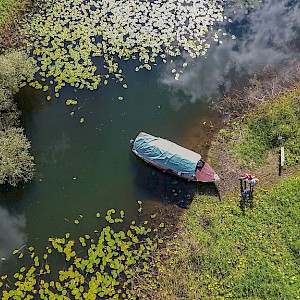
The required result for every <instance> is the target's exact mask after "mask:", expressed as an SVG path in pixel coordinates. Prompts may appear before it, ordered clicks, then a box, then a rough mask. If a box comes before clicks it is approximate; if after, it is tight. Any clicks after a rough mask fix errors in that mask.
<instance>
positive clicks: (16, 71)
mask: <svg viewBox="0 0 300 300" xmlns="http://www.w3.org/2000/svg"><path fill="white" fill-rule="evenodd" d="M34 72H35V68H34V64H33V62H32V59H30V58H28V55H27V54H26V53H25V52H24V51H17V50H13V51H10V52H8V53H6V54H4V55H1V56H0V87H1V88H2V89H6V90H7V91H9V92H10V93H11V94H16V93H17V92H18V91H19V90H20V87H22V85H25V83H26V81H30V80H32V79H33V75H34Z"/></svg>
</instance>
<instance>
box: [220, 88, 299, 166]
mask: <svg viewBox="0 0 300 300" xmlns="http://www.w3.org/2000/svg"><path fill="white" fill-rule="evenodd" d="M243 120H245V118H244V119H241V120H240V121H237V122H233V123H232V124H231V127H232V129H233V131H234V132H236V133H232V129H229V130H222V131H221V138H222V139H224V140H225V141H226V145H227V146H226V148H227V149H228V152H230V154H231V155H234V156H235V157H236V158H237V161H238V162H239V164H240V166H241V167H244V166H246V165H247V166H249V164H250V165H251V164H253V163H255V164H263V163H264V162H265V161H266V158H267V155H268V153H269V151H270V150H279V147H280V146H281V145H282V146H284V147H285V156H286V164H287V165H288V166H294V165H296V164H298V163H299V160H300V131H299V128H300V89H299V88H298V89H293V90H290V91H288V92H286V93H284V94H283V95H281V96H280V97H277V98H276V99H273V100H271V101H269V102H268V103H265V104H262V105H261V106H260V107H259V108H258V109H257V110H256V111H255V112H254V113H252V114H251V115H250V116H248V117H247V118H246V121H243ZM278 134H282V136H283V141H282V142H280V141H279V140H278ZM228 141H229V143H227V142H228Z"/></svg>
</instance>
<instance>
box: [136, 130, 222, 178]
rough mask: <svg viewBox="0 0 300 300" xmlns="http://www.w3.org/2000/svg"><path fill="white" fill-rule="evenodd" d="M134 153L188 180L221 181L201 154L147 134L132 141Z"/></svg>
mask: <svg viewBox="0 0 300 300" xmlns="http://www.w3.org/2000/svg"><path fill="white" fill-rule="evenodd" d="M132 151H133V153H134V154H136V155H137V156H138V157H140V158H141V159H142V160H144V161H145V162H147V163H149V164H151V165H153V166H155V167H157V168H158V169H161V170H163V171H165V172H168V173H171V174H173V175H176V176H179V177H181V178H184V179H187V180H191V181H201V182H214V181H217V180H219V179H220V177H219V176H218V174H217V173H216V172H215V171H214V170H213V169H212V167H211V166H210V165H209V164H208V163H207V162H205V161H204V160H202V158H201V155H200V154H198V153H196V152H194V151H191V150H189V149H186V148H184V147H181V146H179V145H177V144H175V143H173V142H171V141H169V140H166V139H163V138H160V137H156V136H153V135H151V134H148V133H145V132H140V133H139V134H138V136H137V137H136V138H135V139H134V140H133V141H132Z"/></svg>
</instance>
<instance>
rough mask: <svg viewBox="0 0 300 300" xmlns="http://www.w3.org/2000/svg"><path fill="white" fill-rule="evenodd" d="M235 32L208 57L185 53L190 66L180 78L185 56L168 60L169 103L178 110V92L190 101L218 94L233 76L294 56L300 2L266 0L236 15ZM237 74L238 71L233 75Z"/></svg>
mask: <svg viewBox="0 0 300 300" xmlns="http://www.w3.org/2000/svg"><path fill="white" fill-rule="evenodd" d="M235 20H237V23H236V24H233V26H232V28H233V29H232V33H234V34H236V36H237V39H236V40H230V39H229V38H223V43H222V44H220V45H218V46H212V48H211V49H210V50H209V51H208V54H207V58H203V57H201V58H198V59H195V60H193V59H190V58H189V57H188V56H185V57H184V61H187V62H188V67H187V68H186V69H185V70H184V72H183V74H182V75H181V77H180V78H179V80H178V81H176V80H174V74H172V73H171V70H172V69H173V68H176V69H178V68H180V65H182V64H183V60H180V61H176V62H174V63H171V64H168V65H167V66H166V68H165V71H164V72H163V73H162V76H161V78H160V82H161V83H162V84H164V85H165V86H167V87H168V88H170V89H171V90H172V91H173V92H174V98H173V99H172V100H171V101H172V102H171V103H170V105H171V107H172V108H173V109H174V110H179V109H180V108H181V106H183V105H184V104H185V103H184V102H183V101H182V100H181V98H184V97H182V96H179V95H180V94H184V96H188V97H189V98H190V102H192V103H193V102H195V101H197V100H207V99H211V98H215V97H217V96H218V95H219V94H220V90H224V89H225V90H229V89H230V87H231V86H232V82H233V80H236V79H237V78H238V77H241V76H243V75H247V74H253V73H254V72H257V71H259V70H261V69H262V68H263V67H265V66H266V65H268V64H271V65H275V66H277V65H280V64H284V63H285V62H287V61H288V60H291V59H292V58H295V57H296V55H297V52H299V49H297V48H299V44H300V43H299V40H300V39H299V37H300V3H298V2H297V1H295V2H294V3H292V4H291V1H288V0H284V1H280V0H277V1H274V0H272V1H271V0H269V1H266V2H265V3H264V4H263V5H262V6H261V7H260V8H259V9H258V10H257V11H256V12H255V13H252V14H250V15H248V16H246V17H245V16H243V17H242V16H241V15H240V16H237V18H235ZM233 74H235V75H233Z"/></svg>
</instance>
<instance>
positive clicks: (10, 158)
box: [0, 127, 34, 186]
mask: <svg viewBox="0 0 300 300" xmlns="http://www.w3.org/2000/svg"><path fill="white" fill-rule="evenodd" d="M29 148H30V142H29V141H28V139H27V138H26V136H25V135H24V134H23V129H21V128H14V127H10V128H8V129H6V130H4V131H0V184H3V183H5V182H8V183H9V184H11V185H13V186H16V185H17V183H18V182H20V181H24V182H27V181H30V180H31V179H32V178H33V175H34V163H33V157H32V156H31V155H30V153H29V151H28V149H29Z"/></svg>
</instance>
